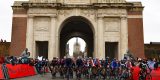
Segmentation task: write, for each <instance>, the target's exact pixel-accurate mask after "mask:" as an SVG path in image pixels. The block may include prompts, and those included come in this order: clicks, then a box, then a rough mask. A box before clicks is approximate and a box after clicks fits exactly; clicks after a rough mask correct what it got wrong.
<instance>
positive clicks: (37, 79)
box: [11, 73, 87, 80]
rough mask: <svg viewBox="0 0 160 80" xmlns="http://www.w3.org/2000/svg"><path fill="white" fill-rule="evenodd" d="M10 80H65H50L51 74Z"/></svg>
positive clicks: (59, 79)
mask: <svg viewBox="0 0 160 80" xmlns="http://www.w3.org/2000/svg"><path fill="white" fill-rule="evenodd" d="M57 76H59V75H57ZM11 80H66V79H61V78H60V77H58V78H55V79H52V76H51V73H46V74H44V75H35V76H29V77H24V78H17V79H11ZM70 80H76V79H75V75H74V79H70ZM83 80H85V79H83ZM86 80H87V79H86Z"/></svg>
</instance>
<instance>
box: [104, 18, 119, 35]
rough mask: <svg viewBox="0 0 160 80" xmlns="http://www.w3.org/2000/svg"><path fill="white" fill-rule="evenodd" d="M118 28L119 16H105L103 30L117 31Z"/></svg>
mask: <svg viewBox="0 0 160 80" xmlns="http://www.w3.org/2000/svg"><path fill="white" fill-rule="evenodd" d="M119 30H120V19H119V18H106V19H105V32H118V31H119Z"/></svg>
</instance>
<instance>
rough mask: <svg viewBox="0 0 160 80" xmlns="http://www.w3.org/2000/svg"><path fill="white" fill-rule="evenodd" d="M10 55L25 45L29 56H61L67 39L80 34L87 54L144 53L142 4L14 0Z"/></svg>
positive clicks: (120, 55) (112, 0)
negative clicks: (29, 53)
mask: <svg viewBox="0 0 160 80" xmlns="http://www.w3.org/2000/svg"><path fill="white" fill-rule="evenodd" d="M12 8H13V26H12V40H11V41H12V42H11V50H10V52H11V55H17V56H18V55H20V53H21V52H22V51H23V50H24V49H25V48H26V47H27V48H28V49H29V51H30V52H31V57H33V58H36V57H37V56H38V55H40V56H45V57H46V58H49V59H50V60H51V59H52V58H53V57H63V56H64V55H65V47H66V43H67V41H68V40H69V39H70V38H72V37H80V38H82V39H84V40H85V42H86V43H87V53H88V56H91V57H97V58H100V59H102V58H103V59H104V58H105V57H106V56H109V57H111V58H114V57H116V58H118V59H122V58H123V57H124V54H125V53H126V52H127V51H128V50H130V52H132V55H134V56H135V57H144V45H143V18H142V10H143V6H142V5H141V3H140V2H126V1H125V0H29V1H15V3H14V5H13V6H12Z"/></svg>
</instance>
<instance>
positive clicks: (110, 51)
mask: <svg viewBox="0 0 160 80" xmlns="http://www.w3.org/2000/svg"><path fill="white" fill-rule="evenodd" d="M107 56H108V57H109V58H110V59H114V58H116V59H118V42H105V57H107Z"/></svg>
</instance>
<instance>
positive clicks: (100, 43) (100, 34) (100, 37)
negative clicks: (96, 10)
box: [96, 17, 105, 59]
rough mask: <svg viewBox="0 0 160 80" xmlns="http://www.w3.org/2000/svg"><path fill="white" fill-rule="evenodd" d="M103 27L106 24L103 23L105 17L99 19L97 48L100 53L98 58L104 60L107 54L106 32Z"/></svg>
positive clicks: (97, 55) (97, 54)
mask: <svg viewBox="0 0 160 80" xmlns="http://www.w3.org/2000/svg"><path fill="white" fill-rule="evenodd" d="M103 26H104V22H103V17H99V18H98V28H97V29H98V34H97V36H98V43H97V45H98V47H97V51H98V53H96V57H98V58H100V59H102V58H103V59H104V58H105V53H104V34H103V33H104V30H103Z"/></svg>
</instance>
